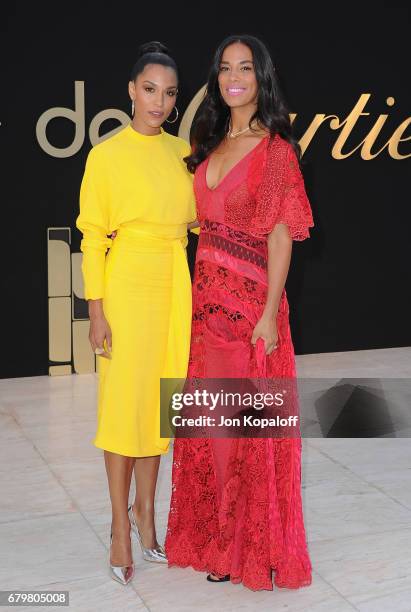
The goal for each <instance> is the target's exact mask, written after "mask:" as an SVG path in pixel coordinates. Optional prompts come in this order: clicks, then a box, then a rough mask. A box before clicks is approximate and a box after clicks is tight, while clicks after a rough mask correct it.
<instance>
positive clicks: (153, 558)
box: [128, 505, 167, 563]
mask: <svg viewBox="0 0 411 612" xmlns="http://www.w3.org/2000/svg"><path fill="white" fill-rule="evenodd" d="M128 518H129V520H130V525H131V529H132V531H133V532H134V533H135V535H136V536H137V540H138V541H139V544H140V548H141V552H142V553H143V559H144V561H150V562H151V563H167V556H166V552H165V550H164V548H163V547H162V546H160V544H159V545H158V546H156V548H146V547H145V546H144V545H143V541H142V539H141V534H140V531H139V529H138V525H137V522H136V517H135V516H134V512H133V506H132V505H131V506H129V507H128Z"/></svg>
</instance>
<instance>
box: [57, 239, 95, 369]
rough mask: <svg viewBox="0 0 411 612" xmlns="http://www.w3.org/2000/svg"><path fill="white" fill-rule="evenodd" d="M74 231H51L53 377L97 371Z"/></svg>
mask: <svg viewBox="0 0 411 612" xmlns="http://www.w3.org/2000/svg"><path fill="white" fill-rule="evenodd" d="M70 244H71V228H70V227H50V228H48V230H47V267H48V302H49V374H50V376H59V375H65V374H72V373H73V372H76V373H77V374H87V373H90V372H94V371H95V365H96V363H95V355H94V353H93V352H92V350H91V347H90V343H89V341H88V332H89V320H88V309H87V301H86V300H85V299H84V290H83V279H82V275H81V257H82V254H81V253H71V249H70Z"/></svg>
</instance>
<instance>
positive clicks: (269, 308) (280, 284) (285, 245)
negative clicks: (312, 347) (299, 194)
mask: <svg viewBox="0 0 411 612" xmlns="http://www.w3.org/2000/svg"><path fill="white" fill-rule="evenodd" d="M267 249H268V265H267V276H268V291H267V299H266V304H265V307H264V311H263V314H262V316H261V318H260V320H259V321H258V323H257V325H256V326H255V328H254V332H253V335H252V338H251V343H252V344H255V343H256V342H257V339H258V338H263V340H264V344H265V351H266V354H267V355H269V354H270V353H272V351H273V350H274V349H276V348H277V340H278V333H277V322H276V317H277V312H278V307H279V305H280V300H281V295H282V292H283V289H284V286H285V281H286V280H287V275H288V270H289V268H290V261H291V252H292V239H291V236H290V232H289V229H288V226H287V225H285V224H284V223H278V224H277V225H275V227H274V229H273V231H272V232H271V233H270V234H269V235H268V238H267Z"/></svg>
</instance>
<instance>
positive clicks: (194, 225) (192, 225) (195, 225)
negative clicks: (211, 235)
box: [187, 219, 200, 231]
mask: <svg viewBox="0 0 411 612" xmlns="http://www.w3.org/2000/svg"><path fill="white" fill-rule="evenodd" d="M195 227H200V223H199V222H198V220H197V219H196V220H195V221H191V223H187V231H190V230H191V229H194V228H195Z"/></svg>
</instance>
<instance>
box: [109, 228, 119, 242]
mask: <svg viewBox="0 0 411 612" xmlns="http://www.w3.org/2000/svg"><path fill="white" fill-rule="evenodd" d="M109 236H110V238H111V239H112V240H114V238H115V237H116V236H117V230H114V232H111V234H109Z"/></svg>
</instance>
